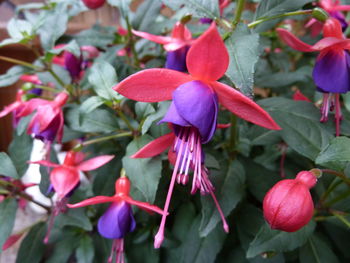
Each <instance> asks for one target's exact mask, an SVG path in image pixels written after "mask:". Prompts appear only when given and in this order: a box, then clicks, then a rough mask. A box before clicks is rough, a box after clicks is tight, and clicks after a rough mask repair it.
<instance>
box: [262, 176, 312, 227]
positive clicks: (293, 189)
mask: <svg viewBox="0 0 350 263" xmlns="http://www.w3.org/2000/svg"><path fill="white" fill-rule="evenodd" d="M316 182H317V178H316V176H315V175H314V174H313V173H312V172H309V171H302V172H300V173H298V174H297V176H296V178H295V179H286V180H282V181H279V182H278V183H277V184H275V185H274V186H273V187H272V188H271V189H270V190H269V191H268V193H267V194H266V196H265V198H264V202H263V209H264V217H265V219H266V221H267V222H268V223H269V225H270V226H271V228H272V229H278V230H282V231H286V232H295V231H297V230H299V229H300V228H302V227H303V226H305V225H306V224H307V223H309V221H310V220H311V218H312V216H313V213H314V203H313V201H312V197H311V194H310V188H312V187H314V186H315V184H316Z"/></svg>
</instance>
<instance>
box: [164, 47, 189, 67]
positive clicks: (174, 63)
mask: <svg viewBox="0 0 350 263" xmlns="http://www.w3.org/2000/svg"><path fill="white" fill-rule="evenodd" d="M188 50H189V46H185V47H182V48H180V49H178V50H175V51H171V52H168V54H167V57H166V63H165V67H166V68H168V69H173V70H177V71H181V72H186V71H187V67H186V55H187V51H188Z"/></svg>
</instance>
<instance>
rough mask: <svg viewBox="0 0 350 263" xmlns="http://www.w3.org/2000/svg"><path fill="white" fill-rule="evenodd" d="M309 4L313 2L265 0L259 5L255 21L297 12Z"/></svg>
mask: <svg viewBox="0 0 350 263" xmlns="http://www.w3.org/2000/svg"><path fill="white" fill-rule="evenodd" d="M309 2H311V0H294V1H288V0H264V1H261V2H260V4H259V5H258V8H257V9H256V12H255V18H254V20H256V19H261V18H263V17H270V16H275V15H279V14H283V13H286V12H291V11H295V10H298V9H300V8H302V7H303V6H304V5H305V4H307V3H309Z"/></svg>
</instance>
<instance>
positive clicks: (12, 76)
mask: <svg viewBox="0 0 350 263" xmlns="http://www.w3.org/2000/svg"><path fill="white" fill-rule="evenodd" d="M29 72H31V70H30V69H28V68H26V67H23V66H14V67H12V68H10V69H9V70H8V71H7V72H6V73H5V74H3V75H0V87H7V86H10V85H12V84H13V83H15V82H16V81H17V80H19V78H20V77H21V76H22V75H23V74H25V73H29Z"/></svg>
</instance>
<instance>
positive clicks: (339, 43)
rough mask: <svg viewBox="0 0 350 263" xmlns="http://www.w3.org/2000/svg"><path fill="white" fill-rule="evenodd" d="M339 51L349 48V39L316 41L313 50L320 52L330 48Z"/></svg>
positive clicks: (333, 38)
mask: <svg viewBox="0 0 350 263" xmlns="http://www.w3.org/2000/svg"><path fill="white" fill-rule="evenodd" d="M332 47H334V48H335V49H337V50H339V49H340V48H342V49H348V48H350V39H340V38H336V37H326V38H323V39H321V40H320V41H318V42H317V43H316V44H315V45H313V48H315V49H317V50H320V51H322V50H323V49H325V48H332Z"/></svg>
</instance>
